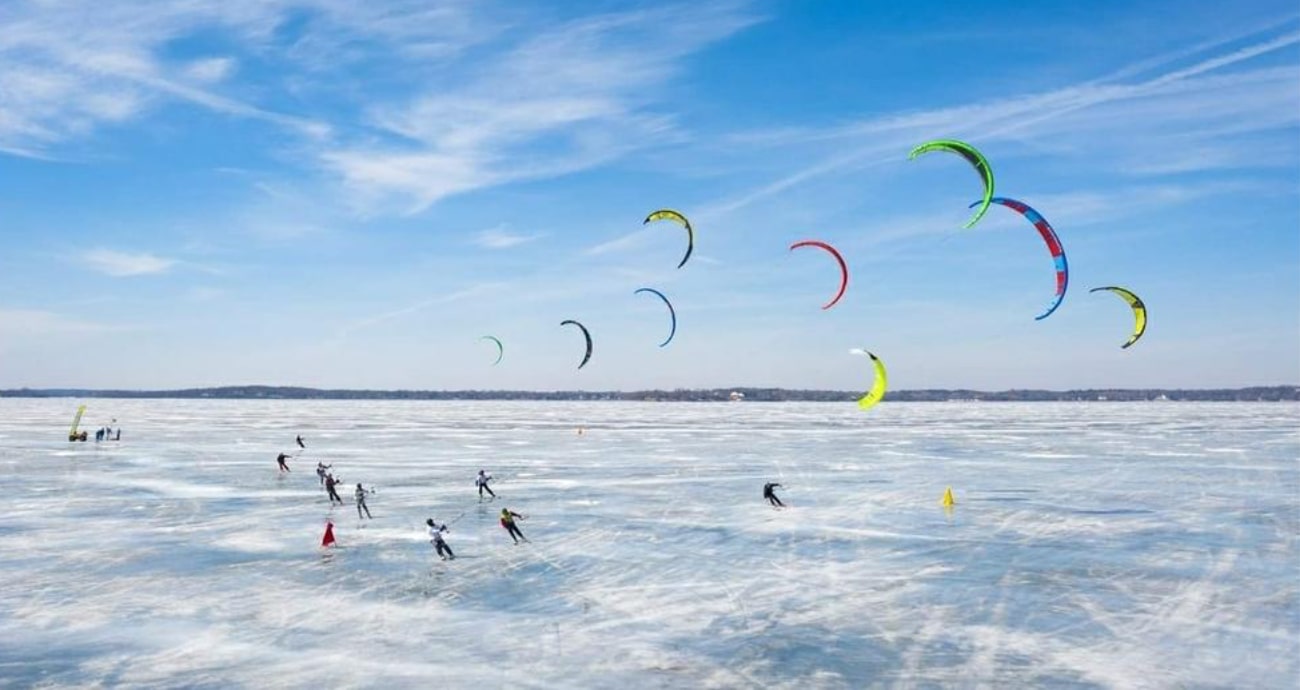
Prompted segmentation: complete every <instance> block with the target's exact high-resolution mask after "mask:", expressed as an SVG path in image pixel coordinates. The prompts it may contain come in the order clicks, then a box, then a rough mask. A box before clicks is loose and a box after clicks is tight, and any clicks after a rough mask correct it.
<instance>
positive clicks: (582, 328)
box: [560, 319, 591, 369]
mask: <svg viewBox="0 0 1300 690" xmlns="http://www.w3.org/2000/svg"><path fill="white" fill-rule="evenodd" d="M570 324H572V325H574V326H577V327H578V330H580V331H582V337H583V338H586V339H587V354H585V355H583V356H582V364H579V365H578V368H579V369H581V368H583V367H585V366H587V360H590V359H591V333H590V332H588V331H587V327H586V326H584V325H582V324H580V323H578V322H577V321H574V320H573V319H565V320H563V321H561V322H560V325H561V326H568V325H570Z"/></svg>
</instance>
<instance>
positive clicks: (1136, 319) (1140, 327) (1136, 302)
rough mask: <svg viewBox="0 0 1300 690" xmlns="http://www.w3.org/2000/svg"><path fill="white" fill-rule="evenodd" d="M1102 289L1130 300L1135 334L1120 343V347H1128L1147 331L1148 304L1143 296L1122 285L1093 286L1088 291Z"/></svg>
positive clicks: (1127, 300)
mask: <svg viewBox="0 0 1300 690" xmlns="http://www.w3.org/2000/svg"><path fill="white" fill-rule="evenodd" d="M1100 290H1109V291H1110V292H1113V293H1115V294H1117V295H1119V296H1120V298H1121V299H1123V300H1124V301H1125V302H1128V305H1129V306H1130V307H1132V308H1133V335H1131V336H1129V338H1128V342H1126V343H1124V344H1123V345H1120V349H1124V348H1127V347H1128V346H1129V345H1132V344H1133V343H1136V342H1137V341H1138V338H1141V337H1142V334H1143V333H1146V331H1147V305H1146V304H1145V303H1144V302H1143V301H1142V298H1141V297H1138V296H1137V295H1135V294H1133V293H1132V292H1131V291H1129V290H1126V289H1124V288H1122V287H1115V286H1114V285H1107V286H1106V287H1099V288H1093V289H1091V290H1089V291H1088V292H1097V291H1100Z"/></svg>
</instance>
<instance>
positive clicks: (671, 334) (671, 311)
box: [632, 287, 677, 347]
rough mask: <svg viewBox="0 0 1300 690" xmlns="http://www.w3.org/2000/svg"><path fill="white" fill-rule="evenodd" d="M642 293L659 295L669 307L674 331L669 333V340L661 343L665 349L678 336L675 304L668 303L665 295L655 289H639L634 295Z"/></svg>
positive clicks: (660, 345)
mask: <svg viewBox="0 0 1300 690" xmlns="http://www.w3.org/2000/svg"><path fill="white" fill-rule="evenodd" d="M641 292H648V293H651V294H653V295H658V297H659V299H661V300H663V301H664V305H666V306H667V307H668V316H669V318H671V319H672V320H673V325H672V330H670V331H668V338H667V339H665V340H664V341H663V342H662V343H659V347H663V346H665V345H667V344H668V343H670V342H672V339H673V336H674V335H677V310H676V309H673V303H672V302H669V301H668V298H667V297H665V296H664V293H662V292H659V291H658V290H656V289H654V288H648V287H643V288H637V289H636V290H634V291H633V292H632V294H634V295H635V294H638V293H641Z"/></svg>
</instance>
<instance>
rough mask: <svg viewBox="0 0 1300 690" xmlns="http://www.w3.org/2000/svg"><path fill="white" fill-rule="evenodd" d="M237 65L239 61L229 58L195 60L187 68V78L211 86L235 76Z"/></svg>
mask: <svg viewBox="0 0 1300 690" xmlns="http://www.w3.org/2000/svg"><path fill="white" fill-rule="evenodd" d="M236 64H237V61H236V60H235V59H234V58H229V57H221V58H206V59H203V60H195V61H194V62H191V63H190V64H189V65H187V66H186V67H185V76H187V77H189V78H190V79H193V80H194V81H198V82H203V83H205V84H211V83H214V82H219V81H222V80H224V79H226V78H227V77H229V76H230V75H231V74H233V73H234V71H235V66H236Z"/></svg>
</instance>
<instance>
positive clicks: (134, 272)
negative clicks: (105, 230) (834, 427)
mask: <svg viewBox="0 0 1300 690" xmlns="http://www.w3.org/2000/svg"><path fill="white" fill-rule="evenodd" d="M81 260H82V262H83V263H85V264H86V265H87V266H89V267H90V268H92V269H94V270H96V271H99V272H100V273H103V274H105V275H109V276H113V277H115V278H124V277H129V276H142V275H149V274H153V273H166V272H167V271H168V270H170V269H171V268H172V267H173V266H175V265H176V263H177V262H176V260H175V259H168V258H164V257H161V256H155V255H153V254H147V253H140V254H130V253H126V252H119V251H116V250H113V249H92V250H90V251H88V252H86V253H84V254H82V255H81Z"/></svg>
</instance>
